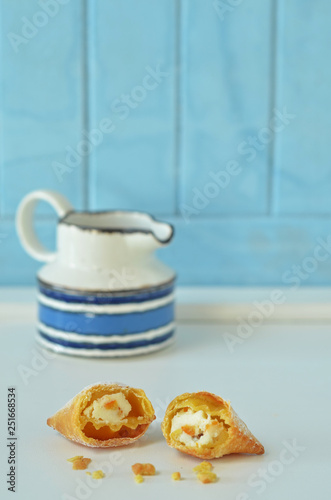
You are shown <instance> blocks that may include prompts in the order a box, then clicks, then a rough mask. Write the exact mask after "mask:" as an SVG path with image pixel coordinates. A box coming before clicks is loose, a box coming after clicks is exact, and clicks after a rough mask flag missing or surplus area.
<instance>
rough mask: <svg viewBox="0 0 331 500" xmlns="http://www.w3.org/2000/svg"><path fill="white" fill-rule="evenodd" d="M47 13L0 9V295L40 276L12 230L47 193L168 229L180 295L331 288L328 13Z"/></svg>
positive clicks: (167, 7) (292, 7)
mask: <svg viewBox="0 0 331 500" xmlns="http://www.w3.org/2000/svg"><path fill="white" fill-rule="evenodd" d="M61 1H63V0H61ZM41 3H42V1H41V0H40V1H37V0H19V1H18V0H17V1H12V0H3V1H2V2H1V4H0V31H1V39H0V40H1V41H0V49H1V57H0V75H1V78H0V119H1V123H0V285H21V284H24V285H25V284H33V283H34V280H35V272H36V270H37V269H38V268H39V267H40V265H41V264H39V263H38V262H35V261H33V260H32V259H31V258H30V257H29V256H27V255H26V254H25V253H24V251H23V250H22V248H21V247H20V245H19V242H18V238H17V235H16V231H15V227H14V213H15V211H16V207H17V204H18V202H19V201H20V199H21V198H22V197H23V196H24V194H25V193H27V192H29V191H31V190H33V189H37V188H52V189H55V190H58V191H60V192H62V193H63V194H64V195H66V196H67V197H68V198H69V199H70V201H71V202H72V204H73V205H74V206H75V207H76V208H82V207H85V208H92V209H106V208H128V209H140V210H146V211H149V212H152V213H154V214H156V215H158V214H159V215H160V216H162V218H164V219H165V220H169V221H170V222H173V223H174V225H175V228H176V236H175V239H174V242H173V243H172V244H171V245H170V246H169V247H168V248H166V249H164V250H161V251H160V257H161V258H162V259H164V260H165V261H166V262H168V263H169V264H170V265H171V266H172V267H174V268H175V269H176V271H177V272H178V275H179V283H180V284H182V285H277V286H281V287H283V286H284V287H286V286H293V285H294V284H298V283H299V285H300V286H301V285H330V284H331V259H330V257H331V244H329V238H330V240H331V234H330V236H329V232H331V229H330V228H331V211H330V206H331V203H330V192H331V165H330V160H329V154H328V150H329V136H330V132H331V130H330V129H331V121H330V118H329V116H330V115H331V113H330V111H331V98H330V91H329V90H330V88H331V70H330V65H329V47H330V43H331V38H330V37H331V35H330V30H329V18H330V16H331V7H330V5H331V4H330V2H328V1H327V0H316V1H315V2H311V1H309V0H250V1H245V2H244V1H242V2H233V1H232V0H231V1H230V0H219V1H217V0H214V1H212V0H210V1H205V0H158V1H157V2H155V1H153V0H139V2H137V1H134V0H122V1H120V0H98V1H94V0H70V1H68V2H67V3H65V1H64V3H63V4H60V3H59V0H54V2H52V5H53V6H54V5H57V6H58V9H57V7H56V6H55V7H54V8H55V10H56V12H55V13H54V12H53V13H52V12H51V13H49V14H47V16H46V17H45V15H43V12H45V9H44V11H43V9H42V7H41V6H40V5H41ZM222 6H223V10H222ZM224 6H227V8H226V9H225V10H224ZM40 12H41V14H40ZM22 18H26V19H23V20H22ZM29 22H33V23H35V24H38V23H39V24H43V23H44V25H42V26H39V27H38V29H37V31H36V30H35V29H34V28H33V26H32V27H31V25H30V24H29ZM27 26H28V27H27ZM29 27H30V32H29ZM22 30H23V31H24V33H25V35H27V37H26V40H25V41H23V42H22V40H21V39H19V38H17V37H16V38H15V37H14V38H13V37H12V36H10V37H9V38H8V34H10V33H15V34H16V35H17V34H19V35H20V36H22ZM26 30H27V31H26ZM31 30H32V31H31ZM24 33H23V34H24ZM29 33H30V35H29ZM31 33H32V34H31ZM29 36H30V38H28V37H29ZM10 39H11V40H10ZM25 42H27V43H25ZM13 44H14V45H15V44H16V49H17V50H15V47H14V46H13ZM17 44H18V45H17ZM157 68H159V70H157ZM155 71H156V74H155ZM160 72H161V73H160ZM288 115H289V116H288ZM292 115H295V117H293V116H292ZM270 127H272V128H273V129H274V132H273V133H272V134H271V135H270V130H269V131H268V129H270ZM87 137H89V141H90V143H89V144H88V142H87ZM256 138H257V139H256ZM249 141H250V142H253V141H254V143H252V144H249V145H248V144H247V143H248V142H249ZM249 147H250V149H249ZM77 148H78V149H80V148H83V149H81V153H80V154H77V153H75V152H74V151H75V150H77ZM84 148H87V149H84ZM68 151H70V155H69V153H68ZM250 160H251V161H250ZM53 162H58V164H59V163H61V164H62V165H63V166H64V168H65V169H67V172H64V173H63V175H62V182H61V181H60V180H59V179H58V178H57V176H56V174H55V172H54V168H52V165H53ZM229 162H232V163H229ZM233 162H237V164H236V163H233ZM59 168H61V167H59ZM226 168H227V169H228V170H227V171H226ZM69 170H71V172H69ZM58 172H59V170H58ZM210 172H213V174H214V178H215V175H217V176H218V180H219V183H220V184H222V185H221V186H218V187H217V186H216V188H215V183H213V180H214V179H213V174H211V173H210ZM194 197H195V198H194ZM195 203H197V204H198V205H196V204H195ZM185 206H186V209H185ZM190 208H191V211H190ZM192 209H193V210H192ZM49 213H51V212H50V210H47V208H45V205H43V206H41V207H40V210H39V211H38V215H37V222H36V226H37V230H38V232H39V233H40V235H41V237H42V239H43V241H44V242H45V243H46V244H47V245H48V246H50V247H54V245H55V242H54V239H55V238H54V236H55V229H54V224H55V221H54V216H52V217H50V216H49ZM45 214H46V215H45ZM329 247H330V248H329Z"/></svg>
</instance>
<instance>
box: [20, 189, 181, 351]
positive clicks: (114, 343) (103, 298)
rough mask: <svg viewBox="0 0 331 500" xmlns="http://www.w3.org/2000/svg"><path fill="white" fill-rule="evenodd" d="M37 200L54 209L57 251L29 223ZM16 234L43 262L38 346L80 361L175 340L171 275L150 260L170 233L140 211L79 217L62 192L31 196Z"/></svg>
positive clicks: (149, 348) (24, 203) (148, 348)
mask: <svg viewBox="0 0 331 500" xmlns="http://www.w3.org/2000/svg"><path fill="white" fill-rule="evenodd" d="M39 200H43V201H46V202H48V203H50V204H51V205H52V206H53V208H54V209H55V210H56V212H57V214H58V217H59V220H58V224H57V245H56V246H57V250H56V251H55V252H51V251H49V250H47V249H45V248H44V247H43V245H42V244H41V243H40V242H39V240H38V238H37V236H36V234H35V231H34V226H33V214H34V209H35V205H36V204H37V202H38V201H39ZM16 223H17V231H18V235H19V238H20V240H21V243H22V245H23V247H24V248H25V250H26V251H27V252H28V253H29V254H30V255H31V256H32V257H34V258H35V259H37V260H39V261H42V262H46V265H44V266H43V267H42V268H41V269H40V270H39V272H38V275H37V281H38V304H39V321H38V328H37V340H38V342H39V343H40V344H41V345H42V346H44V347H46V348H48V349H52V350H53V351H57V352H60V353H66V354H71V355H79V356H103V357H105V356H129V355H134V354H141V353H148V352H152V351H156V350H158V349H160V348H162V347H165V346H167V345H169V344H170V343H171V342H172V340H173V335H174V330H175V325H174V284H175V273H174V271H173V270H172V269H170V268H168V267H167V266H166V265H164V264H163V263H162V262H160V260H159V259H158V258H156V256H155V250H156V249H158V248H160V247H163V246H165V245H168V244H169V243H170V242H171V240H172V238H173V234H174V229H173V227H172V226H171V225H170V224H167V223H165V222H159V221H157V220H156V219H154V218H153V217H152V216H150V215H149V214H146V213H142V212H131V211H108V212H76V211H74V210H73V208H72V206H71V204H70V203H69V201H68V200H67V199H65V198H64V197H63V196H62V195H60V194H59V193H56V192H53V191H45V190H42V191H34V192H32V193H30V194H28V195H27V196H26V197H25V198H24V199H23V200H22V202H21V204H20V206H19V208H18V212H17V220H16Z"/></svg>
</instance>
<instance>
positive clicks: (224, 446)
mask: <svg viewBox="0 0 331 500" xmlns="http://www.w3.org/2000/svg"><path fill="white" fill-rule="evenodd" d="M162 432H163V434H164V437H165V438H166V440H167V443H168V444H169V445H170V446H172V447H173V448H176V449H177V450H179V451H182V452H184V453H188V454H189V455H194V456H196V457H199V458H205V459H206V458H208V459H210V458H219V457H222V456H223V455H228V454H230V453H254V454H257V455H261V454H262V453H264V448H263V446H262V444H261V443H260V442H259V441H258V440H257V439H256V438H255V437H254V436H253V434H252V433H251V432H250V431H249V430H248V428H247V426H246V424H245V423H244V422H243V421H242V420H241V419H240V418H239V417H238V415H237V414H236V413H235V411H234V410H233V409H232V408H231V405H230V403H229V402H227V401H225V400H224V399H222V398H221V397H219V396H216V395H215V394H212V393H210V392H196V393H191V394H189V393H185V394H182V395H181V396H178V397H177V398H175V399H174V400H173V401H172V402H171V403H170V404H169V406H168V408H167V411H166V413H165V417H164V420H163V422H162Z"/></svg>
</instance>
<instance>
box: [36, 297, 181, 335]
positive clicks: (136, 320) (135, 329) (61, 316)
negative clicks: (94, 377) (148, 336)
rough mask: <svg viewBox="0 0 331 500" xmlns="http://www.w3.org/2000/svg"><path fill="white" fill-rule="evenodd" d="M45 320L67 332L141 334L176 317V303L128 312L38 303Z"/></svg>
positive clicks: (40, 317) (51, 325) (47, 323)
mask: <svg viewBox="0 0 331 500" xmlns="http://www.w3.org/2000/svg"><path fill="white" fill-rule="evenodd" d="M39 319H40V321H41V322H42V323H44V324H46V325H48V326H50V327H52V328H55V329H57V330H63V331H67V332H77V333H80V334H95V335H98V334H99V335H112V334H115V335H121V334H127V333H141V332H145V331H147V330H152V329H155V328H160V327H161V326H165V325H167V324H168V323H170V322H171V321H173V320H174V302H171V303H170V304H167V305H166V306H163V307H159V308H157V309H152V310H149V311H145V312H134V313H125V314H91V313H84V312H82V313H80V312H79V313H76V312H67V311H60V310H57V309H53V308H51V307H48V306H45V305H43V304H40V303H39Z"/></svg>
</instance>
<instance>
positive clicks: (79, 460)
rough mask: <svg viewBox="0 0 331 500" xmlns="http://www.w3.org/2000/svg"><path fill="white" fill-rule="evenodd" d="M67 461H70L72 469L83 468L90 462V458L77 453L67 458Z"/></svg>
mask: <svg viewBox="0 0 331 500" xmlns="http://www.w3.org/2000/svg"><path fill="white" fill-rule="evenodd" d="M67 461H68V462H71V463H72V468H73V470H85V469H87V467H88V465H89V463H90V462H91V459H90V458H84V457H83V455H77V456H76V457H72V458H68V460H67Z"/></svg>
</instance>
